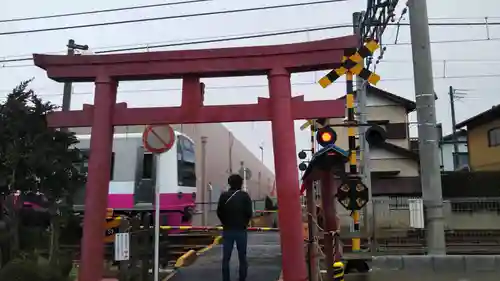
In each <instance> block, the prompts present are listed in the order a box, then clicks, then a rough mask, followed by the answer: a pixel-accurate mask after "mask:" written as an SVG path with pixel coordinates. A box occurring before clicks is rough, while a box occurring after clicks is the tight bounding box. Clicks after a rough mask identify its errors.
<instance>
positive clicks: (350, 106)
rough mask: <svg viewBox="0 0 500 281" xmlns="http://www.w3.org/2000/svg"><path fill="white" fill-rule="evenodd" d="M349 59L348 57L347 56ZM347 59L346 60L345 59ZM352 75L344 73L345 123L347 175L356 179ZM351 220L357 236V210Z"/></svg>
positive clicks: (356, 244)
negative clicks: (347, 143) (347, 147)
mask: <svg viewBox="0 0 500 281" xmlns="http://www.w3.org/2000/svg"><path fill="white" fill-rule="evenodd" d="M347 57H349V56H347ZM346 59H347V58H346ZM353 78H354V75H353V73H352V72H351V71H348V72H347V73H346V91H347V95H346V107H347V122H348V125H350V126H348V127H347V136H348V138H349V139H348V141H349V151H350V152H351V156H350V157H349V174H350V175H351V176H354V177H357V176H358V169H357V167H356V160H357V159H356V157H357V154H356V128H357V126H356V120H355V118H354V83H353V80H354V79H353ZM352 219H353V224H354V232H355V236H356V234H359V232H360V229H359V211H358V210H353V211H352ZM360 244H361V243H360V238H359V237H353V238H352V251H353V252H358V251H359V250H360V247H361V245H360Z"/></svg>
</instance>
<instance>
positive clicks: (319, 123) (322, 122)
mask: <svg viewBox="0 0 500 281" xmlns="http://www.w3.org/2000/svg"><path fill="white" fill-rule="evenodd" d="M327 123H328V119H327V118H319V119H311V120H307V121H306V122H305V123H304V124H302V126H300V130H301V131H304V130H305V129H307V128H309V127H311V126H312V125H314V130H315V131H317V130H319V129H321V128H323V127H325V126H326V124H327Z"/></svg>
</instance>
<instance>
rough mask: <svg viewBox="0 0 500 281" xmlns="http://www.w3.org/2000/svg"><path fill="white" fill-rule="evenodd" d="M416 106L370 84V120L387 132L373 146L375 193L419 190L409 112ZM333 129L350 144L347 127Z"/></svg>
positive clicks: (341, 142)
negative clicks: (411, 147) (380, 142)
mask: <svg viewBox="0 0 500 281" xmlns="http://www.w3.org/2000/svg"><path fill="white" fill-rule="evenodd" d="M344 98H345V97H341V98H340V99H344ZM415 109H416V104H415V102H414V101H411V100H408V99H406V98H403V97H400V96H397V95H395V94H392V93H390V92H388V91H385V90H382V89H380V88H376V87H373V86H367V121H368V123H372V124H377V125H379V126H381V127H382V128H384V129H385V131H386V133H387V141H386V143H384V144H382V145H379V146H376V147H371V148H370V170H371V176H372V190H373V194H374V195H375V196H376V195H377V194H379V195H387V194H391V193H394V194H396V193H399V192H400V191H401V190H408V191H409V190H420V183H419V180H418V177H419V157H418V153H417V152H416V151H414V150H412V149H410V137H409V128H408V126H409V121H408V114H409V113H411V112H413V111H414V110H415ZM329 122H330V124H339V123H342V122H343V119H341V118H332V119H330V120H329ZM334 129H335V131H336V132H337V134H338V138H337V139H338V140H337V143H336V144H337V145H339V146H340V147H348V144H347V139H348V138H347V128H345V127H334ZM358 145H359V138H358Z"/></svg>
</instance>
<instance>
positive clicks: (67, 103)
mask: <svg viewBox="0 0 500 281" xmlns="http://www.w3.org/2000/svg"><path fill="white" fill-rule="evenodd" d="M66 47H68V52H67V55H68V56H74V55H75V50H84V51H86V50H88V49H89V46H88V45H78V44H75V40H73V39H69V40H68V45H66ZM71 87H72V83H71V82H65V83H64V90H63V100H62V111H69V110H70V108H71V92H72V89H71Z"/></svg>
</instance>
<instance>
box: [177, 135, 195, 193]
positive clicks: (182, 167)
mask: <svg viewBox="0 0 500 281" xmlns="http://www.w3.org/2000/svg"><path fill="white" fill-rule="evenodd" d="M195 162H196V157H195V150H194V144H193V142H192V141H191V140H189V139H188V138H186V137H184V136H178V137H177V166H178V167H177V176H178V182H179V186H189V187H195V186H196V166H195Z"/></svg>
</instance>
